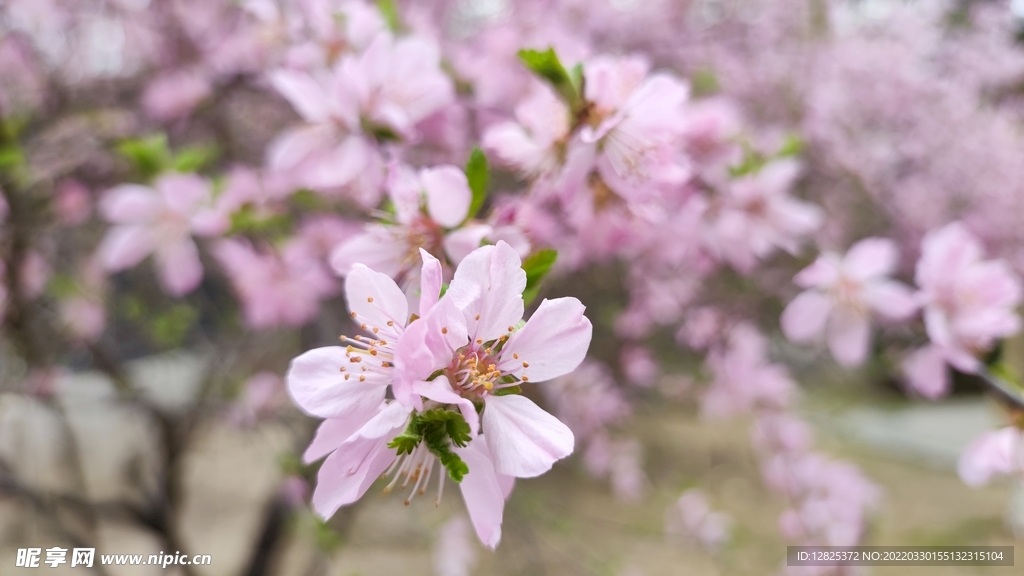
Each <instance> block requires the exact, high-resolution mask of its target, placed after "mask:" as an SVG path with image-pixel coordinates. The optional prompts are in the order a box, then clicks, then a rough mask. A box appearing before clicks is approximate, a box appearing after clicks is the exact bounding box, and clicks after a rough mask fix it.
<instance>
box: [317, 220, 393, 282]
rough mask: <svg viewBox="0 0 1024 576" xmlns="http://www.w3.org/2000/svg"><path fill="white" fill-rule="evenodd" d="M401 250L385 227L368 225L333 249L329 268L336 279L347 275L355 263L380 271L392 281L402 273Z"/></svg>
mask: <svg viewBox="0 0 1024 576" xmlns="http://www.w3.org/2000/svg"><path fill="white" fill-rule="evenodd" d="M404 256H405V247H404V246H403V245H402V243H401V242H399V239H398V238H395V235H394V234H392V233H391V231H390V230H389V229H388V228H387V227H386V226H377V225H371V226H368V227H367V229H366V231H365V232H363V233H361V234H356V235H354V236H352V237H351V238H349V239H348V240H346V241H344V242H342V243H341V244H339V245H337V246H335V247H334V250H332V251H331V256H330V265H331V268H332V269H333V270H334V273H335V274H337V275H338V276H346V275H348V272H349V270H351V269H352V266H354V265H356V264H365V265H366V266H367V267H369V268H371V269H373V270H376V271H377V272H382V273H384V274H387V275H388V276H390V277H392V278H394V277H396V276H398V275H399V274H401V273H402V269H403V265H402V258H403V257H404Z"/></svg>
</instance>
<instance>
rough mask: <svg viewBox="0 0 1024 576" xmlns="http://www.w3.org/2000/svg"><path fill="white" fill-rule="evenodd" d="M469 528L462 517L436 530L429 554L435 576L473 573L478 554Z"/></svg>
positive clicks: (461, 575)
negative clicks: (435, 537)
mask: <svg viewBox="0 0 1024 576" xmlns="http://www.w3.org/2000/svg"><path fill="white" fill-rule="evenodd" d="M469 528H470V527H469V523H468V522H467V521H466V518H465V517H464V516H456V517H454V518H452V519H451V520H449V521H447V522H445V523H444V524H443V525H442V526H441V528H440V529H438V531H437V541H436V542H435V543H434V549H433V553H432V554H431V558H432V559H433V563H434V574H435V575H436V576H470V574H471V573H472V572H473V567H474V566H475V565H476V562H477V556H478V554H477V551H476V548H475V547H474V544H473V541H472V540H471V539H470V538H471V536H470V533H469Z"/></svg>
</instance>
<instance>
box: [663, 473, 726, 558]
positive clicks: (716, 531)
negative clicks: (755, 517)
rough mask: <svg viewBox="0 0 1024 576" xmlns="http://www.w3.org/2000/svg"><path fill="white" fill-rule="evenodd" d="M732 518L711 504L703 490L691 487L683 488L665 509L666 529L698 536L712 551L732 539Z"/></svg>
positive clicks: (694, 537)
mask: <svg viewBox="0 0 1024 576" xmlns="http://www.w3.org/2000/svg"><path fill="white" fill-rule="evenodd" d="M731 525H732V519H731V518H730V517H729V516H728V515H727V514H725V513H723V512H715V511H713V510H712V508H711V504H710V502H708V497H707V495H706V494H704V492H703V491H702V490H699V489H697V488H692V489H690V490H687V491H686V492H683V494H682V495H681V496H680V497H679V499H678V500H676V502H675V503H674V504H673V505H672V506H670V507H669V509H668V510H666V511H665V532H666V533H667V534H670V535H674V536H681V537H685V538H691V539H693V540H696V541H697V542H698V543H699V544H700V545H701V546H703V547H705V548H707V549H708V550H711V551H717V550H719V549H720V548H721V547H722V545H723V544H724V543H725V542H726V541H727V540H728V539H729V531H730V528H731Z"/></svg>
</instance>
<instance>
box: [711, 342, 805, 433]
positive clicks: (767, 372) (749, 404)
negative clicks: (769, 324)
mask: <svg viewBox="0 0 1024 576" xmlns="http://www.w3.org/2000/svg"><path fill="white" fill-rule="evenodd" d="M767 348H768V342H767V340H766V339H765V337H764V336H763V335H761V333H760V332H758V331H757V329H756V328H754V327H753V326H751V325H749V324H745V323H744V324H739V325H737V326H735V327H734V328H732V329H731V330H730V331H729V336H728V341H727V344H726V346H725V349H724V350H719V349H716V350H712V351H711V352H710V353H709V354H708V356H707V360H706V364H707V366H708V368H709V370H710V371H711V374H712V375H713V379H712V381H711V384H710V387H709V389H708V391H707V392H706V393H705V394H704V397H703V399H702V401H701V409H702V411H703V413H704V414H706V415H708V416H732V415H736V414H742V413H745V412H748V411H750V410H751V409H754V408H782V407H785V406H786V405H788V404H789V402H790V401H791V400H792V398H793V395H794V393H795V391H796V384H795V383H794V382H793V380H792V379H791V378H790V375H789V371H788V370H787V369H786V367H785V366H784V365H781V364H772V363H770V362H769V361H768V350H767Z"/></svg>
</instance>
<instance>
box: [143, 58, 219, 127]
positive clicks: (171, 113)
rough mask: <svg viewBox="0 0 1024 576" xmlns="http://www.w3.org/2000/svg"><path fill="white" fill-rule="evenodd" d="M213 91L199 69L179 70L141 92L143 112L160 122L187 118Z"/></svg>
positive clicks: (160, 78)
mask: <svg viewBox="0 0 1024 576" xmlns="http://www.w3.org/2000/svg"><path fill="white" fill-rule="evenodd" d="M211 92H212V86H210V81H209V79H207V78H206V75H205V74H203V72H202V71H199V70H178V71H173V72H168V73H165V74H162V75H161V76H158V77H156V78H154V79H153V80H152V81H151V82H149V84H148V85H147V86H146V89H145V91H144V92H143V93H142V109H143V110H145V111H146V114H149V115H150V116H152V117H153V118H155V119H157V120H161V121H167V120H174V119H176V118H180V117H182V116H186V115H188V114H189V113H191V112H192V110H193V109H194V108H195V107H196V106H197V105H198V104H199V103H200V102H202V101H203V100H205V99H206V98H207V97H208V96H209V95H210V94H211Z"/></svg>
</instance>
